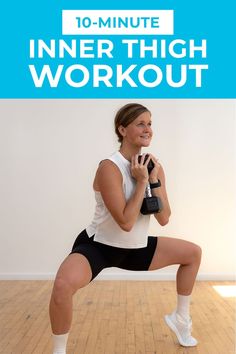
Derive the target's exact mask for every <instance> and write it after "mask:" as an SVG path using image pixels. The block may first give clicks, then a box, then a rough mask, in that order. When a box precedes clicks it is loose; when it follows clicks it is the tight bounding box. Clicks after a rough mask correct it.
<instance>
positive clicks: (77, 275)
mask: <svg viewBox="0 0 236 354" xmlns="http://www.w3.org/2000/svg"><path fill="white" fill-rule="evenodd" d="M91 278H92V271H91V268H90V265H89V262H88V260H87V259H86V257H84V256H83V255H82V254H78V253H73V254H70V255H69V256H68V257H67V258H66V259H65V260H64V262H63V263H62V264H61V266H60V268H59V270H58V272H57V276H56V279H55V282H54V286H53V290H52V295H51V300H50V305H49V314H50V319H51V327H52V332H53V345H54V346H53V354H65V353H66V344H67V338H68V332H69V329H70V327H71V322H72V297H73V295H74V293H75V292H76V291H77V290H78V289H80V288H82V287H84V286H85V285H87V284H88V283H89V282H90V281H91Z"/></svg>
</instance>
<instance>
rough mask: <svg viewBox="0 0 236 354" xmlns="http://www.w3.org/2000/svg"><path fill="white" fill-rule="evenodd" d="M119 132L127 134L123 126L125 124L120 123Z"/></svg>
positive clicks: (123, 134)
mask: <svg viewBox="0 0 236 354" xmlns="http://www.w3.org/2000/svg"><path fill="white" fill-rule="evenodd" d="M118 130H119V133H120V134H121V135H122V136H123V137H124V136H125V135H126V129H125V127H123V125H120V126H119V128H118Z"/></svg>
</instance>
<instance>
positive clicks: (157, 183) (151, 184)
mask: <svg viewBox="0 0 236 354" xmlns="http://www.w3.org/2000/svg"><path fill="white" fill-rule="evenodd" d="M160 186H161V181H160V180H159V179H158V180H157V182H156V183H150V188H151V189H153V188H158V187H160Z"/></svg>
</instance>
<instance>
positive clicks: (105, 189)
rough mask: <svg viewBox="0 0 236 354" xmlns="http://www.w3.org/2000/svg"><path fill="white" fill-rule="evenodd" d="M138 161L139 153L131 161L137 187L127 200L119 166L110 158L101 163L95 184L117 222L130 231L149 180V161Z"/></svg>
mask: <svg viewBox="0 0 236 354" xmlns="http://www.w3.org/2000/svg"><path fill="white" fill-rule="evenodd" d="M143 160H144V158H143V159H142V161H141V163H138V157H137V155H136V156H135V157H133V158H132V161H131V173H132V176H133V177H134V178H135V179H136V188H135V191H134V193H133V195H132V196H131V198H130V199H129V200H128V201H126V200H125V196H124V192H123V186H122V183H123V181H122V175H121V172H120V170H119V169H118V167H117V166H116V165H115V164H114V163H113V162H111V161H110V160H104V161H102V163H101V164H100V166H99V168H98V170H97V173H96V177H95V186H96V188H95V189H97V190H99V191H100V193H101V195H102V198H103V200H104V203H105V205H106V207H107V209H108V210H109V212H110V213H111V215H112V217H113V218H114V220H115V221H116V222H117V224H118V225H119V226H120V227H121V228H122V229H123V230H124V231H127V232H128V231H130V230H131V229H132V227H133V225H134V223H135V221H136V220H137V217H138V215H139V213H140V208H141V205H142V202H143V198H144V193H145V188H146V185H147V182H148V172H147V163H148V161H146V163H145V164H143Z"/></svg>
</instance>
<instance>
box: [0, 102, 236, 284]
mask: <svg viewBox="0 0 236 354" xmlns="http://www.w3.org/2000/svg"><path fill="white" fill-rule="evenodd" d="M130 101H132V100H128V101H127V100H1V101H0V241H1V243H0V245H1V247H0V278H1V279H29V278H32V279H39V278H50V277H52V276H54V274H55V272H56V270H57V268H58V266H59V264H60V262H61V261H62V260H63V258H64V257H65V255H67V253H68V252H69V251H70V248H71V245H72V243H73V240H74V238H75V237H76V235H77V234H78V233H79V232H80V230H81V229H83V228H84V227H85V226H87V224H88V223H89V221H90V220H91V218H92V215H93V208H94V198H93V192H92V188H91V184H92V180H93V175H94V172H95V170H96V167H97V164H98V162H99V161H100V160H101V159H102V158H104V157H107V156H108V155H109V154H110V153H111V152H113V151H115V150H116V149H117V148H118V143H117V141H116V137H115V134H114V133H113V117H114V114H115V112H116V110H117V108H119V107H120V106H121V105H123V104H125V103H127V102H130ZM133 101H136V100H133ZM138 102H141V103H143V104H145V105H147V106H148V107H149V108H150V110H151V111H152V113H153V114H152V115H153V128H154V132H155V136H154V139H153V143H152V146H151V147H150V148H149V150H150V151H151V152H152V153H154V154H155V155H156V156H157V157H158V158H159V159H160V161H161V162H162V164H163V166H164V168H165V171H166V178H167V187H168V192H169V199H170V203H171V206H172V217H171V221H170V223H169V224H168V225H167V226H165V227H160V226H158V225H157V223H155V222H154V220H153V222H152V223H151V227H150V229H151V230H150V232H151V234H155V235H168V236H174V237H180V238H184V239H188V240H190V241H193V242H196V243H198V244H200V245H201V247H202V249H203V261H202V265H201V268H200V272H199V278H200V279H233V278H234V275H235V250H236V247H235V246H236V245H235V236H236V235H235V231H236V225H235V220H234V219H235V209H236V208H235V207H236V203H235V199H236V198H235V194H236V193H235V190H236V187H235V177H236V173H235V170H236V168H235V166H236V163H235V162H236V161H235V155H236V154H235V152H236V146H235V141H236V139H235V138H236V125H235V101H233V100H138ZM175 270H176V267H169V268H166V269H163V270H160V271H155V272H149V273H147V272H145V274H143V273H141V272H140V273H132V272H126V271H120V270H117V269H111V270H109V271H104V272H103V273H102V278H103V279H105V278H124V277H126V278H132V279H134V278H135V277H139V276H141V277H143V278H145V279H150V278H153V279H172V278H173V277H174V274H175Z"/></svg>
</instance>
